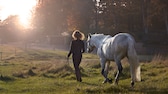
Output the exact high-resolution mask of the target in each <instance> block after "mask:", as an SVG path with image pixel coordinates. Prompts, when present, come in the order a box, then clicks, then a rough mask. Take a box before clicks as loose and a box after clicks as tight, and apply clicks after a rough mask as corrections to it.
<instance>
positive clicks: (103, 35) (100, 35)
mask: <svg viewBox="0 0 168 94" xmlns="http://www.w3.org/2000/svg"><path fill="white" fill-rule="evenodd" d="M93 36H94V37H98V38H100V39H104V38H105V37H110V35H105V34H93Z"/></svg>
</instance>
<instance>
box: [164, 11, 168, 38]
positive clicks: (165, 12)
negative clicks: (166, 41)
mask: <svg viewBox="0 0 168 94" xmlns="http://www.w3.org/2000/svg"><path fill="white" fill-rule="evenodd" d="M164 19H165V26H166V33H167V35H168V12H167V8H166V9H164Z"/></svg>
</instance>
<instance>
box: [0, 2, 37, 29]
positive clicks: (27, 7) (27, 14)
mask: <svg viewBox="0 0 168 94" xmlns="http://www.w3.org/2000/svg"><path fill="white" fill-rule="evenodd" d="M36 3H37V0H0V19H1V20H2V21H3V20H5V19H6V18H7V17H8V16H10V15H18V16H19V20H20V24H21V25H23V26H24V27H25V28H28V27H29V25H30V19H31V16H32V10H33V8H34V7H35V6H36Z"/></svg>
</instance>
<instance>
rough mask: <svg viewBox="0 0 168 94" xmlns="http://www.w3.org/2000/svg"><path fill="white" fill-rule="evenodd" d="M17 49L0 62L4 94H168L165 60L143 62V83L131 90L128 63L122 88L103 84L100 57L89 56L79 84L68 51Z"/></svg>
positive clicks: (10, 49)
mask: <svg viewBox="0 0 168 94" xmlns="http://www.w3.org/2000/svg"><path fill="white" fill-rule="evenodd" d="M0 48H2V47H0ZM15 49H17V52H16V53H15V51H14V50H15ZM15 49H14V48H13V47H11V46H5V49H4V48H3V60H1V61H0V93H1V94H109V93H110V94H116V93H117V94H123V93H124V94H125V93H126V94H127V93H132V94H165V93H168V89H167V87H168V84H167V83H168V60H166V59H165V58H164V59H163V58H162V57H161V56H156V57H155V58H154V59H153V60H152V61H151V62H150V63H144V62H141V76H142V81H141V82H137V83H136V84H135V87H134V88H130V81H131V79H130V72H129V65H128V63H126V62H127V60H123V67H124V69H123V74H122V76H121V77H120V81H119V85H118V86H117V85H113V84H109V83H107V84H102V81H103V76H102V75H101V74H100V70H101V69H100V64H99V59H98V57H97V56H96V55H92V54H86V53H85V54H84V56H83V60H82V62H81V66H80V69H81V72H82V79H83V82H81V83H79V82H77V81H76V78H75V74H74V68H73V64H72V61H71V60H70V62H69V63H67V62H66V55H67V53H68V52H67V51H59V50H56V51H51V50H32V49H29V50H26V51H25V50H23V49H21V48H15ZM115 72H116V65H115V63H112V64H111V65H110V72H109V77H110V78H112V79H113V81H114V74H115Z"/></svg>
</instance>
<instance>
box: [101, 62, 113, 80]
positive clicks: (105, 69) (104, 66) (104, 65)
mask: <svg viewBox="0 0 168 94" xmlns="http://www.w3.org/2000/svg"><path fill="white" fill-rule="evenodd" d="M109 63H110V62H109V61H108V62H107V63H106V60H104V59H101V67H102V70H101V74H102V75H103V76H104V78H105V80H104V81H103V82H102V83H107V82H109V83H111V82H112V81H111V80H109V79H108V77H107V75H108V69H109Z"/></svg>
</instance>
